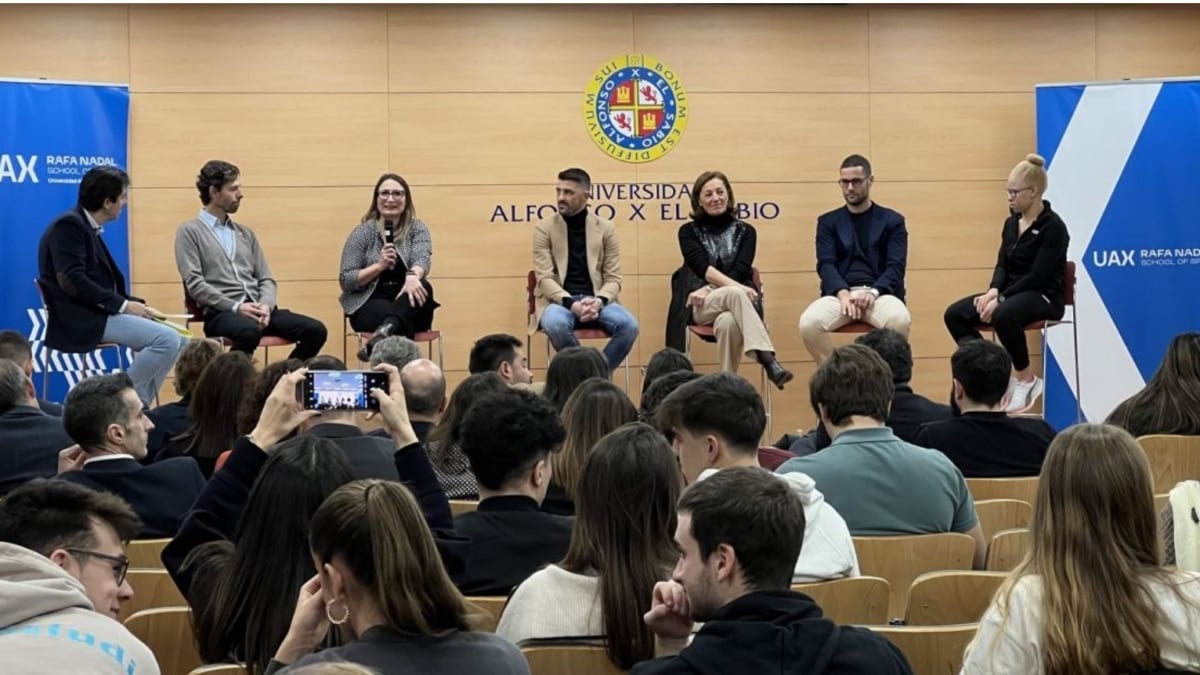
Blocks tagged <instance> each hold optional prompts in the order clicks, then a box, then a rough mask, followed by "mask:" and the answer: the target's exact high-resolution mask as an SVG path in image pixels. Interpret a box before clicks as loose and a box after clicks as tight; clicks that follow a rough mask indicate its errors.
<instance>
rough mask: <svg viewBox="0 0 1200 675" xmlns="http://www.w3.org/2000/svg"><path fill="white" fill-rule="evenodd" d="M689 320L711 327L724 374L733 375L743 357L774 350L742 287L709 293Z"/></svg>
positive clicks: (694, 309)
mask: <svg viewBox="0 0 1200 675" xmlns="http://www.w3.org/2000/svg"><path fill="white" fill-rule="evenodd" d="M692 319H693V320H694V321H695V322H696V323H697V324H699V325H702V326H707V325H709V324H712V327H713V333H714V334H715V335H716V338H717V350H718V351H720V353H721V370H723V371H727V372H731V373H736V372H737V370H738V365H739V364H740V363H741V361H742V355H743V354H749V353H750V352H752V351H758V350H761V351H767V352H773V351H775V347H774V345H772V344H771V338H770V336H768V335H767V327H766V326H765V325H763V322H762V319H760V318H758V313H757V312H755V311H754V305H753V303H751V302H750V298H749V296H747V295H746V289H745V288H743V287H741V286H723V287H721V288H718V289H716V290H714V291H713V292H711V293H709V294H708V297H707V298H705V299H704V304H703V305H701V306H699V307H693V308H692Z"/></svg>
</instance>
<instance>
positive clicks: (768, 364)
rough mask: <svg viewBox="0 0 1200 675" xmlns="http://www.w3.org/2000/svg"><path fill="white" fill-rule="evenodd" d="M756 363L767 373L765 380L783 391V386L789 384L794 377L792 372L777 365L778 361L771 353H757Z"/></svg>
mask: <svg viewBox="0 0 1200 675" xmlns="http://www.w3.org/2000/svg"><path fill="white" fill-rule="evenodd" d="M758 362H759V363H760V364H762V367H763V369H764V370H766V371H767V379H768V380H770V381H771V382H772V383H773V384H774V385H775V386H776V387H779V388H780V389H783V385H785V384H787V383H788V382H791V381H792V379H793V378H795V377H796V376H795V375H793V374H792V371H790V370H788V369H787V368H784V367H783V366H781V365H779V361H778V360H777V359H776V358H775V354H774V353H772V352H763V351H760V352H758Z"/></svg>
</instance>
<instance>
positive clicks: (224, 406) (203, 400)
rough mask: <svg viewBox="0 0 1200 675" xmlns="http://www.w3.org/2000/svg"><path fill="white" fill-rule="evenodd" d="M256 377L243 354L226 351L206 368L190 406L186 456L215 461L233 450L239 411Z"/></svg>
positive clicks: (253, 368)
mask: <svg viewBox="0 0 1200 675" xmlns="http://www.w3.org/2000/svg"><path fill="white" fill-rule="evenodd" d="M257 376H258V372H257V371H256V370H255V367H254V362H253V361H251V360H250V357H249V356H247V355H246V354H244V353H242V352H226V353H224V354H221V355H220V356H218V357H217V358H215V359H213V360H212V361H211V362H210V363H209V364H208V365H207V366H205V367H204V370H203V371H202V372H201V373H200V378H199V379H197V380H196V386H195V387H194V388H193V389H192V399H191V403H189V404H188V413H189V414H190V416H191V418H192V425H191V428H190V429H189V430H188V432H189V433H190V434H191V435H192V439H191V442H189V443H188V446H187V449H186V450H184V454H186V455H188V456H190V457H202V458H206V459H215V458H216V457H217V456H218V455H220V454H221V453H222V452H225V451H226V450H231V449H233V444H234V443H235V442H236V441H237V439H238V425H237V421H238V416H237V414H238V409H239V408H240V407H241V405H242V399H243V398H244V397H245V395H246V394H247V392H249V391H250V389H251V388H252V387H253V386H254V380H255V378H256V377H257Z"/></svg>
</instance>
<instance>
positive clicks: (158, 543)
mask: <svg viewBox="0 0 1200 675" xmlns="http://www.w3.org/2000/svg"><path fill="white" fill-rule="evenodd" d="M169 543H171V540H170V539H134V540H133V541H131V542H129V543H128V544H126V545H125V557H126V558H129V567H130V568H138V567H140V568H144V569H164V567H163V562H162V552H163V549H164V548H166V547H167V544H169Z"/></svg>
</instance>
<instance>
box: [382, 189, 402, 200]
mask: <svg viewBox="0 0 1200 675" xmlns="http://www.w3.org/2000/svg"><path fill="white" fill-rule="evenodd" d="M403 196H404V190H380V191H379V198H380V199H400V198H401V197H403Z"/></svg>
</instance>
